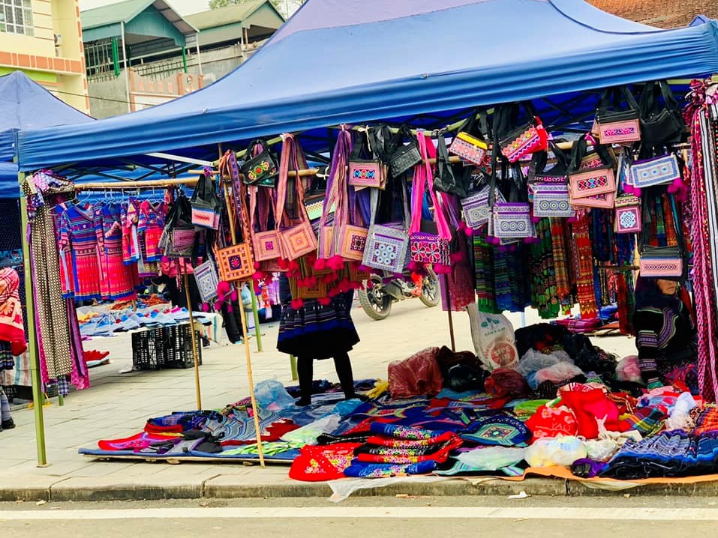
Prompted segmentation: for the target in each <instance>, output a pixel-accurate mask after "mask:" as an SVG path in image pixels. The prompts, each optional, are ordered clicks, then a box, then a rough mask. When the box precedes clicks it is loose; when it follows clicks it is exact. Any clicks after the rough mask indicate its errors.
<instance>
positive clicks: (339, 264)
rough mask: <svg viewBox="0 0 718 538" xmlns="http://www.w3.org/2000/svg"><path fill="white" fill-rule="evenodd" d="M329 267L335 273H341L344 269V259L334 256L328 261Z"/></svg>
mask: <svg viewBox="0 0 718 538" xmlns="http://www.w3.org/2000/svg"><path fill="white" fill-rule="evenodd" d="M327 267H328V268H330V269H333V270H334V271H341V270H342V269H344V258H342V257H341V256H332V257H331V258H329V259H328V260H327Z"/></svg>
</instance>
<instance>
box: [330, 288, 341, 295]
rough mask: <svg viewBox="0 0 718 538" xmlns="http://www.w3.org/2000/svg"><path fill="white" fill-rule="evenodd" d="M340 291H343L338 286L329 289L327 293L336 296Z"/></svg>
mask: <svg viewBox="0 0 718 538" xmlns="http://www.w3.org/2000/svg"><path fill="white" fill-rule="evenodd" d="M340 293H341V292H340V291H339V288H338V287H337V288H332V289H330V290H329V293H327V295H328V296H329V297H336V296H337V295H339V294H340Z"/></svg>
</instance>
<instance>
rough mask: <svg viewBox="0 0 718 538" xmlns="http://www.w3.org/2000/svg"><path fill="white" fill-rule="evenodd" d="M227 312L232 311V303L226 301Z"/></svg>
mask: <svg viewBox="0 0 718 538" xmlns="http://www.w3.org/2000/svg"><path fill="white" fill-rule="evenodd" d="M227 312H234V307H233V306H232V303H227Z"/></svg>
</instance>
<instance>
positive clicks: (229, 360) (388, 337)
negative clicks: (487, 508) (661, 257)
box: [0, 300, 635, 501]
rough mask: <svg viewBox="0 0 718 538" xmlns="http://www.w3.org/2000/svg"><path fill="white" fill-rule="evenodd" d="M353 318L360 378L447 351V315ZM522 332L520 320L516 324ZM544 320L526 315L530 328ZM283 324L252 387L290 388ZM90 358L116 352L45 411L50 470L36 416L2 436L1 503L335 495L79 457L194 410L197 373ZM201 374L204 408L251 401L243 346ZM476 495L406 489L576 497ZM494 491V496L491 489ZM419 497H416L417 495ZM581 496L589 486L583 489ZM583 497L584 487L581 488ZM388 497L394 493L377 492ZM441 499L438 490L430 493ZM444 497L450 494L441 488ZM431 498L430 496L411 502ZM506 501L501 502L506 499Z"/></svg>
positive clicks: (262, 472) (207, 364)
mask: <svg viewBox="0 0 718 538" xmlns="http://www.w3.org/2000/svg"><path fill="white" fill-rule="evenodd" d="M453 317H454V327H455V332H456V345H457V349H459V350H462V349H468V350H473V345H472V342H471V336H470V332H469V326H468V316H467V315H466V314H464V313H454V314H453ZM353 318H354V320H355V323H356V325H357V330H358V332H359V335H360V337H361V339H362V342H361V343H360V344H359V345H358V346H357V347H356V349H355V351H354V352H352V354H351V357H352V363H353V366H354V373H355V378H356V379H362V378H375V377H378V378H384V379H386V372H387V365H388V363H389V362H391V361H393V360H400V359H404V358H406V357H408V356H410V355H411V354H413V353H415V352H416V351H418V350H420V349H423V348H425V347H429V346H440V345H443V344H448V342H449V334H448V324H447V314H446V313H445V312H442V311H441V309H440V307H437V308H433V309H428V308H426V307H424V306H423V305H422V304H421V303H420V302H419V301H414V300H410V301H406V302H404V303H401V304H397V305H394V311H393V312H392V314H391V316H390V317H389V318H388V319H386V320H384V321H381V322H376V321H373V320H371V319H369V317H368V316H366V315H365V314H364V313H363V312H362V311H361V309H359V308H356V309H355V310H354V311H353ZM511 321H512V322H513V323H514V326H515V327H517V328H518V327H520V326H521V318H520V316H518V315H515V316H512V317H511ZM539 321H540V320H539V319H538V317H533V313H527V323H528V324H531V323H537V322H539ZM277 326H278V323H274V324H269V325H264V326H262V328H263V332H264V350H265V351H264V352H263V353H256V343H255V342H254V340H251V341H250V342H251V349H252V359H253V371H254V381H255V383H258V382H260V381H262V380H266V379H271V378H274V377H276V378H277V379H278V380H279V381H281V382H283V383H284V384H291V383H292V380H291V373H290V368H289V359H288V357H287V356H286V355H283V354H280V353H278V352H277V351H276V350H275V344H276V334H277V328H278V327H277ZM595 342H596V343H597V345H599V346H600V347H602V348H603V349H605V350H607V351H610V352H615V353H617V354H618V355H621V356H624V355H628V354H632V353H635V347H634V346H633V342H632V340H631V339H628V338H626V337H610V338H602V339H596V340H595ZM85 346H86V347H85V349H88V350H90V349H97V350H100V351H110V352H111V354H110V357H111V361H112V362H111V364H110V365H107V366H102V367H99V368H97V369H94V370H92V371H91V372H92V383H93V386H92V388H90V389H88V390H84V391H80V392H74V393H72V394H71V395H70V396H69V397H68V398H66V400H65V405H64V406H63V407H60V406H58V404H57V399H56V398H54V399H53V403H52V405H51V406H49V407H46V408H45V427H46V438H47V454H48V461H49V463H50V465H49V466H48V467H45V468H38V467H37V464H36V451H35V446H36V445H35V426H34V419H33V411H32V410H31V409H23V410H19V411H15V412H14V413H13V418H14V419H15V422H16V424H17V428H16V429H14V430H8V431H4V432H2V433H0V456H1V457H0V501H2V500H15V499H24V500H40V499H44V500H50V499H52V500H75V499H77V500H79V499H85V500H114V499H126V498H198V497H203V496H207V497H222V496H228V495H229V496H245V497H256V496H260V497H262V496H305V495H312V496H314V495H319V496H328V495H329V494H330V493H331V491H330V490H329V488H328V486H327V485H325V484H303V483H297V482H293V481H290V480H289V479H288V478H287V469H288V468H287V467H286V466H279V467H276V466H275V467H268V468H267V469H261V468H260V467H259V466H244V465H240V464H230V463H221V464H203V463H189V462H187V463H183V464H181V465H169V464H166V463H137V462H127V461H111V462H108V461H97V460H93V459H90V458H87V457H85V456H81V455H79V454H78V453H77V450H78V449H79V448H82V447H89V448H95V447H96V446H97V444H96V443H97V441H98V440H99V439H118V438H123V437H128V436H130V435H134V434H135V433H138V432H140V431H141V430H142V429H143V427H144V424H145V422H146V420H147V419H148V418H150V417H155V416H161V415H165V414H168V413H171V412H172V411H182V410H192V409H195V408H196V401H195V390H194V372H193V370H192V369H189V370H163V371H158V372H133V373H129V374H119V371H120V370H123V369H126V368H129V367H130V366H131V356H132V350H131V344H130V337H129V336H128V335H122V336H117V337H115V338H105V339H97V340H94V341H91V342H87V343H86V344H85ZM203 356H204V365H203V366H202V367H201V368H200V373H201V387H202V404H203V407H204V408H205V409H220V408H222V407H224V406H225V405H227V404H229V403H233V402H235V401H238V400H240V399H242V398H243V397H245V396H246V395H247V394H248V384H247V374H246V366H245V355H244V348H243V346H241V345H240V346H232V345H225V346H219V345H217V344H215V343H213V344H212V346H211V347H210V348H205V349H204V351H203ZM314 376H315V379H322V378H326V379H330V380H336V374H335V372H334V369H333V363H332V361H318V362H317V363H316V365H315V373H314ZM494 483H495V485H491V486H490V484H489V483H482V484H481V485H479V486H473V485H471V484H470V483H468V482H461V481H451V482H442V483H439V484H433V485H431V486H424V485H411V486H406V487H401V488H400V489H401V493H408V492H409V491H420V492H422V491H429V490H427V489H425V488H427V487H430V488H448V489H446V490H445V493H436V492H434V493H432V494H452V495H462V494H465V493H459V492H458V491H464V490H466V491H467V492H468V491H471V492H474V493H482V492H484V493H486V492H487V491H489V489H490V487H491V488H498V489H496V490H495V491H496V492H497V493H499V492H504V493H505V492H507V491H511V492H513V491H520V490H525V491H527V493H529V489H531V488H536V492H537V494H538V493H539V492H544V494H549V495H565V494H566V493H567V492H568V491H569V488H568V486H567V484H566V482H565V481H562V480H529V481H526V482H523V483H521V484H520V485H518V486H517V485H516V483H507V482H501V481H494ZM489 486H490V487H489ZM412 488H418V489H412ZM582 488H583V487H582ZM583 489H585V488H583ZM378 491H380V492H381V494H394V493H391V492H392V491H394V489H383V490H378ZM431 491H435V490H431ZM442 491H444V489H442ZM411 494H428V493H411ZM501 494H503V493H501Z"/></svg>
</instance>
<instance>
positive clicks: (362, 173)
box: [349, 130, 386, 189]
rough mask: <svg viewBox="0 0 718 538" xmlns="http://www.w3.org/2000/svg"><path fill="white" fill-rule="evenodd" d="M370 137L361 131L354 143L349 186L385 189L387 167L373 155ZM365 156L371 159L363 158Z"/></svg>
mask: <svg viewBox="0 0 718 538" xmlns="http://www.w3.org/2000/svg"><path fill="white" fill-rule="evenodd" d="M368 138H369V135H368V133H367V132H366V130H365V131H360V132H359V134H358V136H357V139H356V141H355V143H354V148H353V149H352V153H351V155H350V156H349V185H351V186H353V187H355V188H357V189H362V188H365V187H373V188H375V189H383V188H384V187H385V186H386V166H385V165H384V163H383V162H382V161H381V159H379V158H377V157H376V156H375V155H373V154H372V153H371V150H370V149H369V147H368ZM362 152H363V153H364V154H368V155H371V158H368V159H364V158H362V156H361V155H362Z"/></svg>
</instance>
